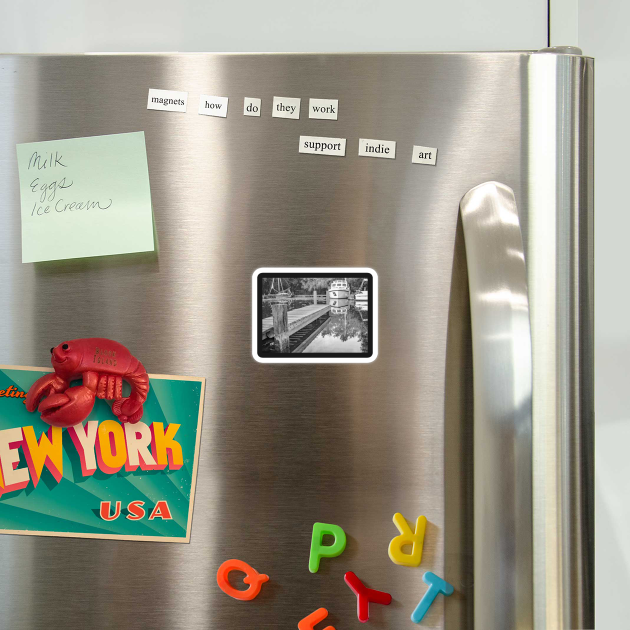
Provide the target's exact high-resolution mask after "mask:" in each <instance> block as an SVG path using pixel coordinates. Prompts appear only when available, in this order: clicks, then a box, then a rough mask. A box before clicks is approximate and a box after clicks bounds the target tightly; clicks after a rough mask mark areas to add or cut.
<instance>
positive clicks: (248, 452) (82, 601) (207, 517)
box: [0, 53, 590, 630]
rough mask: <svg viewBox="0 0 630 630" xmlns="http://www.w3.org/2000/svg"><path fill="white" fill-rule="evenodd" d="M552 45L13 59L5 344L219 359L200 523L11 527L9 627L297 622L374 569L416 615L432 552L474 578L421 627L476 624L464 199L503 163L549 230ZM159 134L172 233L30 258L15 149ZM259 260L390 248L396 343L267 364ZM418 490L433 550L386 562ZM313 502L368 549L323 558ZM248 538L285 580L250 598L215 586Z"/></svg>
mask: <svg viewBox="0 0 630 630" xmlns="http://www.w3.org/2000/svg"><path fill="white" fill-rule="evenodd" d="M543 57H544V56H543V55H540V58H541V59H542V58H543ZM548 57H554V58H556V57H558V56H557V55H548ZM530 59H531V55H529V54H525V53H492V54H476V53H475V54H422V55H197V54H191V55H130V56H109V55H104V56H100V55H89V56H46V57H29V56H3V57H0V191H1V192H0V290H1V291H2V299H1V300H0V362H2V363H13V364H23V365H42V364H45V363H46V361H47V358H48V357H47V349H48V348H50V346H51V345H52V344H53V343H55V342H56V341H55V340H57V341H58V340H59V339H63V338H68V337H80V336H106V337H113V338H115V339H117V340H119V341H120V342H122V343H124V344H125V345H127V346H128V347H129V348H130V349H131V350H132V352H133V353H134V355H135V356H138V357H140V358H141V359H142V361H143V364H144V365H145V366H146V367H147V370H148V371H149V372H154V373H164V374H184V375H185V374H188V375H200V376H205V377H206V378H207V390H206V391H207V393H206V404H205V411H204V424H203V426H204V430H203V435H202V443H201V455H200V462H199V473H198V484H197V492H196V500H195V511H194V517H193V525H192V539H191V543H190V544H189V545H165V544H157V543H130V542H113V541H92V540H90V541H83V540H62V539H36V538H28V537H13V536H0V556H1V557H2V562H1V563H0V601H1V602H2V607H3V614H2V616H1V617H0V625H3V626H5V627H7V628H20V629H21V628H44V627H46V628H61V627H63V628H84V627H92V628H113V627H125V628H147V627H150V628H169V629H173V628H204V629H207V628H212V629H216V630H225V629H239V630H240V629H241V628H245V627H250V626H252V625H254V626H255V627H256V628H259V629H261V630H264V629H267V628H278V627H286V628H289V627H295V626H296V625H297V622H298V621H299V620H300V619H301V618H302V617H304V616H305V615H306V614H308V613H309V612H311V611H313V610H315V608H318V607H320V606H322V605H323V606H326V607H327V608H328V609H329V610H330V611H331V617H330V621H331V623H332V625H335V626H336V627H338V628H341V627H351V626H352V624H355V625H356V626H358V623H359V622H358V621H357V620H356V601H355V598H354V596H353V595H352V593H351V592H350V591H349V590H348V589H347V587H346V586H345V585H344V584H343V577H342V576H343V573H344V572H345V571H346V570H353V571H355V573H357V575H358V576H359V577H360V578H361V579H363V580H365V581H366V582H367V583H368V584H369V585H370V586H372V587H374V588H382V589H385V590H388V591H389V592H391V593H392V594H393V596H394V602H393V603H392V605H391V606H389V607H387V608H385V607H373V609H374V610H373V611H372V617H371V619H370V623H371V624H372V625H373V627H375V628H399V627H404V625H408V624H409V623H410V621H409V615H410V614H411V610H412V609H413V607H414V606H415V605H416V604H417V602H418V601H419V599H420V597H421V596H422V594H423V593H424V590H425V588H426V587H425V585H424V584H423V582H422V578H421V576H422V573H423V571H424V570H432V571H434V572H435V573H437V574H438V575H443V576H444V577H445V578H446V579H447V580H449V581H450V582H451V583H452V584H453V585H454V586H455V589H456V591H455V594H454V595H453V596H452V597H451V598H449V600H448V602H447V605H446V606H445V602H444V601H443V598H438V600H436V602H435V604H434V605H433V607H432V609H431V611H430V612H429V615H428V616H427V618H426V619H425V623H424V627H429V628H443V627H447V628H466V627H471V624H472V592H473V574H472V556H473V549H472V538H471V532H472V499H471V497H472V485H471V481H472V473H471V470H472V468H471V464H472V462H471V453H472V432H471V426H472V396H471V392H470V389H469V387H470V381H471V379H470V373H471V353H470V331H469V322H468V317H469V310H468V309H469V307H468V292H467V287H466V282H463V281H462V278H463V277H465V265H464V267H463V268H462V264H461V261H462V254H463V248H462V243H461V239H458V238H456V236H457V234H461V230H459V231H458V229H457V226H458V212H459V210H458V207H459V201H460V199H461V197H462V196H463V195H464V194H465V193H466V191H468V190H469V189H471V188H472V187H474V186H476V185H477V184H479V183H481V182H483V181H488V180H497V181H501V182H504V183H506V184H507V185H509V186H510V187H511V188H512V189H513V190H514V193H515V196H516V199H517V205H518V207H519V212H520V213H521V219H522V225H523V228H524V239H525V246H526V248H529V247H531V246H532V243H531V242H530V241H528V222H529V213H530V212H531V191H530V189H529V187H530V185H531V182H530V180H529V177H530V170H531V168H532V167H531V159H532V158H531V154H530V153H529V151H530V150H531V147H530V144H529V134H530V131H531V129H530V123H528V122H527V115H528V108H529V107H530V103H529V100H528V99H529V96H530V90H531V88H530V85H529V76H528V72H529V71H530V70H529V65H528V64H529V61H530ZM576 59H577V61H576V63H578V64H580V65H581V67H582V68H583V69H585V72H587V71H590V70H589V68H590V65H589V62H588V61H587V60H584V59H580V58H576ZM550 63H551V62H550ZM553 63H557V62H553ZM149 87H155V88H166V89H176V90H187V91H188V92H189V111H188V113H187V114H179V113H166V112H156V111H147V110H146V95H147V91H148V89H149ZM200 94H217V95H224V96H228V97H229V98H230V109H229V112H230V113H229V116H228V117H227V118H226V119H221V118H211V117H206V116H199V115H197V113H196V107H197V101H198V98H199V95H200ZM274 95H281V96H296V97H301V98H302V99H303V100H302V109H303V112H305V111H306V104H307V101H306V99H307V98H309V97H311V96H312V97H318V98H319V97H321V98H338V99H339V120H338V121H336V122H333V121H325V120H310V119H308V118H307V117H306V113H303V114H302V118H301V119H300V120H299V121H296V120H282V119H274V118H271V115H270V109H269V108H270V105H271V100H272V98H273V96H274ZM244 96H254V97H259V98H262V99H263V109H262V117H260V118H250V117H243V116H242V115H241V110H240V108H241V106H242V98H243V97H244ZM137 130H144V131H145V134H146V140H147V151H148V159H149V172H150V179H151V189H152V199H153V207H154V213H155V227H156V233H157V239H158V251H157V253H155V254H146V255H145V254H141V255H133V256H117V257H108V258H101V259H91V260H90V259H86V260H75V261H66V262H54V263H38V264H33V265H30V264H29V265H22V264H21V263H20V219H19V190H18V178H17V171H16V163H15V144H16V143H18V142H29V141H36V140H49V139H55V138H66V137H76V136H86V135H98V134H108V133H120V132H125V131H137ZM300 135H313V136H335V137H345V138H347V139H348V144H347V156H346V157H345V158H326V157H322V156H311V155H299V154H298V150H297V149H298V147H297V144H298V138H299V136H300ZM359 137H366V138H382V139H386V140H396V141H397V142H398V146H397V159H396V160H374V159H366V158H359V157H358V156H357V141H358V138H359ZM413 144H420V145H424V146H434V147H438V148H439V154H438V162H437V166H436V167H427V166H418V165H412V164H411V148H412V145H413ZM580 226H581V227H580V229H586V230H587V227H585V226H583V224H582V223H581V222H580ZM587 231H588V230H587ZM532 238H533V236H532ZM536 238H538V236H536ZM550 247H551V245H550ZM553 251H554V252H556V250H555V249H554V250H553ZM262 266H366V267H371V268H373V269H375V270H376V272H377V273H378V274H379V280H380V296H379V316H380V317H379V333H380V335H379V357H378V359H377V360H376V361H375V362H374V363H372V364H367V365H317V366H308V365H263V364H258V363H256V362H255V361H254V360H253V358H252V356H251V352H250V349H251V339H250V334H251V333H250V317H251V313H250V308H251V307H250V302H251V300H250V290H251V287H250V282H251V280H250V279H251V274H252V272H253V271H254V269H256V268H258V267H262ZM586 266H587V267H588V264H587V265H586ZM528 273H530V270H529V269H528ZM534 343H536V340H535V338H534ZM585 343H586V341H585ZM572 365H573V364H572ZM573 367H574V368H575V369H578V368H579V366H575V365H573ZM534 374H536V367H534ZM586 385H587V386H588V383H586ZM0 509H1V503H0ZM396 511H400V512H402V513H403V514H405V515H406V516H407V518H409V519H414V518H415V517H416V516H417V515H419V514H421V513H422V514H424V515H425V516H426V517H427V518H428V520H429V525H428V527H427V533H426V540H425V550H424V555H423V563H422V567H421V568H420V569H418V570H412V569H406V568H403V567H398V566H395V565H393V564H392V563H391V562H390V560H389V559H388V557H387V545H388V543H389V540H390V539H391V538H392V537H393V536H394V535H395V534H396V530H395V528H394V526H393V524H392V523H391V518H392V515H393V514H394V512H396ZM316 520H318V521H323V522H333V523H337V524H339V525H341V526H342V527H344V529H345V530H346V532H347V533H348V547H347V550H346V552H345V553H344V556H342V558H340V559H338V560H337V561H331V562H328V563H326V562H324V563H323V565H322V569H321V570H320V572H319V573H318V574H316V575H311V574H310V573H309V572H308V569H307V562H308V548H309V541H310V530H311V526H312V523H313V522H314V521H316ZM233 556H236V557H239V558H241V559H244V560H246V561H248V562H250V563H251V564H252V566H254V567H256V568H257V569H259V570H260V571H264V572H265V573H267V574H268V575H269V576H270V578H271V582H270V583H269V584H268V585H266V588H265V589H263V592H262V594H261V596H259V597H258V598H257V599H256V600H255V601H254V602H251V603H249V604H247V605H243V604H242V603H241V602H235V601H234V600H231V599H230V598H228V597H227V596H225V595H224V594H223V593H222V592H221V591H219V589H218V588H217V586H216V581H215V575H216V570H217V568H218V566H219V565H220V563H221V562H222V561H223V560H225V559H227V558H228V557H233Z"/></svg>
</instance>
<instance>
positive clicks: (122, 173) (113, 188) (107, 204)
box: [17, 131, 154, 263]
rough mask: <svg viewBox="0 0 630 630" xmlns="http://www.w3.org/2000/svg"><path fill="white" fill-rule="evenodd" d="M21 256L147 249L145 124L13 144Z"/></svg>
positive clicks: (150, 236) (149, 232)
mask: <svg viewBox="0 0 630 630" xmlns="http://www.w3.org/2000/svg"><path fill="white" fill-rule="evenodd" d="M17 158H18V172H19V176H20V197H21V205H22V262H23V263H28V262H39V261H43V260H62V259H65V258H84V257H88V256H108V255H111V254H129V253H133V252H147V251H153V249H154V243H153V216H152V209H151V189H150V186H149V169H148V165H147V151H146V146H145V143H144V132H143V131H138V132H135V133H120V134H115V135H111V136H94V137H91V138H71V139H68V140H50V141H46V142H30V143H28V144H18V145H17Z"/></svg>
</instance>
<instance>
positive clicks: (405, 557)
mask: <svg viewBox="0 0 630 630" xmlns="http://www.w3.org/2000/svg"><path fill="white" fill-rule="evenodd" d="M394 524H395V525H396V527H397V528H398V531H399V532H400V535H399V536H396V538H394V539H393V540H392V541H391V542H390V543H389V549H388V553H389V557H390V559H391V561H392V562H393V563H394V564H402V565H404V566H407V567H417V566H418V565H419V564H420V562H421V561H422V547H423V545H424V532H425V530H426V528H427V519H426V517H425V516H419V517H418V520H417V521H416V531H415V533H414V532H412V531H411V528H410V527H409V525H408V524H407V521H406V520H405V517H404V516H403V515H402V514H400V512H396V514H394ZM405 545H411V546H412V547H411V553H404V552H403V547H404V546H405Z"/></svg>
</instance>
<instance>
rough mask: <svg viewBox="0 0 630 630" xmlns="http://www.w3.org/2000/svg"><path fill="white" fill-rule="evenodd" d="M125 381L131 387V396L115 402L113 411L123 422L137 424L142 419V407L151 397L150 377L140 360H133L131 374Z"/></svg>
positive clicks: (126, 375) (128, 374)
mask: <svg viewBox="0 0 630 630" xmlns="http://www.w3.org/2000/svg"><path fill="white" fill-rule="evenodd" d="M124 379H125V380H126V381H128V382H129V384H130V385H131V394H130V396H129V397H128V398H121V399H120V400H116V401H114V404H113V405H112V411H113V412H114V414H115V415H116V416H117V417H118V419H119V420H120V421H121V422H131V423H132V424H135V423H136V422H138V420H140V418H142V405H143V404H144V402H145V401H146V399H147V396H148V395H149V375H148V374H147V372H146V370H145V369H144V366H143V365H142V363H140V361H138V359H136V358H132V360H131V366H130V368H129V372H127V373H126V374H125V375H124Z"/></svg>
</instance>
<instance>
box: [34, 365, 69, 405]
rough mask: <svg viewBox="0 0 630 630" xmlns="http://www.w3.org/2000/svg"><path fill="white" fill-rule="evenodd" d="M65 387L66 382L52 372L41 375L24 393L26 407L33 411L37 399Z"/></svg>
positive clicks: (37, 401) (37, 402)
mask: <svg viewBox="0 0 630 630" xmlns="http://www.w3.org/2000/svg"><path fill="white" fill-rule="evenodd" d="M66 387H68V383H66V381H64V380H63V379H62V378H60V377H59V376H57V374H55V373H54V372H53V373H52V374H45V375H44V376H41V377H40V378H38V379H37V380H36V381H35V382H34V383H33V384H32V385H31V387H30V388H29V390H28V393H27V394H26V409H27V410H28V411H31V412H33V411H35V409H37V405H38V404H39V401H40V400H41V399H42V398H44V396H50V395H51V394H53V393H54V392H58V391H61V390H63V389H65V388H66Z"/></svg>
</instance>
